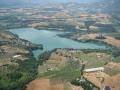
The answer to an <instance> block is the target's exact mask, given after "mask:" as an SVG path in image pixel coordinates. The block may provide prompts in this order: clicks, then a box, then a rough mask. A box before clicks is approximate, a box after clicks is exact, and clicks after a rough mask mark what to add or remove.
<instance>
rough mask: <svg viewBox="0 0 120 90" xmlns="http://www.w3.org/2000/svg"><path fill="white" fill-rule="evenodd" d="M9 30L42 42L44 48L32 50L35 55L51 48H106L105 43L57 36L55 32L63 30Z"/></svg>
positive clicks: (36, 41) (23, 37)
mask: <svg viewBox="0 0 120 90" xmlns="http://www.w3.org/2000/svg"><path fill="white" fill-rule="evenodd" d="M10 31H11V32H12V33H14V34H17V35H18V36H19V37H20V38H22V39H26V40H29V41H31V42H33V43H36V44H42V45H43V46H44V50H35V51H33V53H34V55H35V56H36V57H37V56H38V55H40V54H41V53H42V52H44V51H48V50H52V49H54V48H74V49H88V48H89V49H99V48H100V49H105V48H106V46H105V45H99V44H96V43H91V42H87V43H83V42H77V41H74V40H71V39H67V38H62V37H59V36H57V34H62V33H63V32H56V31H48V30H36V29H34V28H21V29H12V30H10Z"/></svg>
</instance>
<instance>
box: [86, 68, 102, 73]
mask: <svg viewBox="0 0 120 90" xmlns="http://www.w3.org/2000/svg"><path fill="white" fill-rule="evenodd" d="M103 71H104V67H98V68H91V69H85V70H84V72H86V73H90V72H103Z"/></svg>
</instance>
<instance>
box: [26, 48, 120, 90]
mask: <svg viewBox="0 0 120 90" xmlns="http://www.w3.org/2000/svg"><path fill="white" fill-rule="evenodd" d="M68 63H72V65H70V66H69V67H66V66H67V64H68ZM84 65H85V66H84ZM83 66H84V67H83ZM116 66H117V67H118V68H120V64H119V63H116V62H114V60H112V57H111V55H109V54H106V53H102V52H91V53H87V54H85V53H84V52H82V51H81V50H77V49H56V50H54V51H53V52H52V53H51V55H50V57H49V59H48V60H45V62H44V63H43V65H39V67H38V72H39V75H38V79H36V80H34V81H32V82H31V83H30V84H28V85H27V90H31V89H29V88H30V87H31V86H32V87H34V85H35V86H36V87H41V86H39V85H42V82H44V80H45V82H46V80H49V83H50V82H51V83H52V84H50V85H56V86H55V87H56V88H54V90H64V89H61V87H62V88H63V87H67V85H68V87H71V89H70V90H84V88H83V86H81V85H79V86H76V85H74V84H73V85H72V84H70V82H71V80H72V79H75V80H76V81H77V82H79V83H81V82H86V81H87V82H89V84H90V85H91V86H92V87H93V88H94V89H93V90H119V89H120V88H119V84H120V82H119V80H118V79H119V77H120V75H119V72H120V71H119V70H118V68H116V70H118V71H116V70H115V68H114V67H116ZM66 68H67V69H66ZM71 68H72V69H71ZM82 68H83V69H82ZM110 69H111V70H112V72H109V73H108V71H107V70H110ZM62 70H68V71H66V72H65V71H64V72H63V71H62ZM70 70H71V73H70V72H69V71H70ZM72 70H73V71H72ZM81 70H82V71H81ZM81 72H83V74H81ZM114 72H117V73H114ZM57 73H58V74H60V75H58V74H57ZM67 73H69V74H67ZM111 73H112V74H111ZM62 75H63V76H62ZM67 75H68V76H67ZM71 75H73V76H71ZM54 79H55V81H54ZM56 81H57V82H56ZM45 82H44V84H47V83H48V82H47V83H45ZM112 82H114V83H112ZM62 83H64V85H61V84H62ZM68 83H69V84H68ZM37 85H38V86H37ZM59 85H60V86H61V87H60V86H59ZM69 85H70V86H69ZM57 86H59V87H57ZM73 87H74V88H73ZM49 88H50V87H49ZM49 88H48V87H44V88H43V90H51V89H49ZM72 88H73V89H72ZM66 90H69V89H66Z"/></svg>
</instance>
